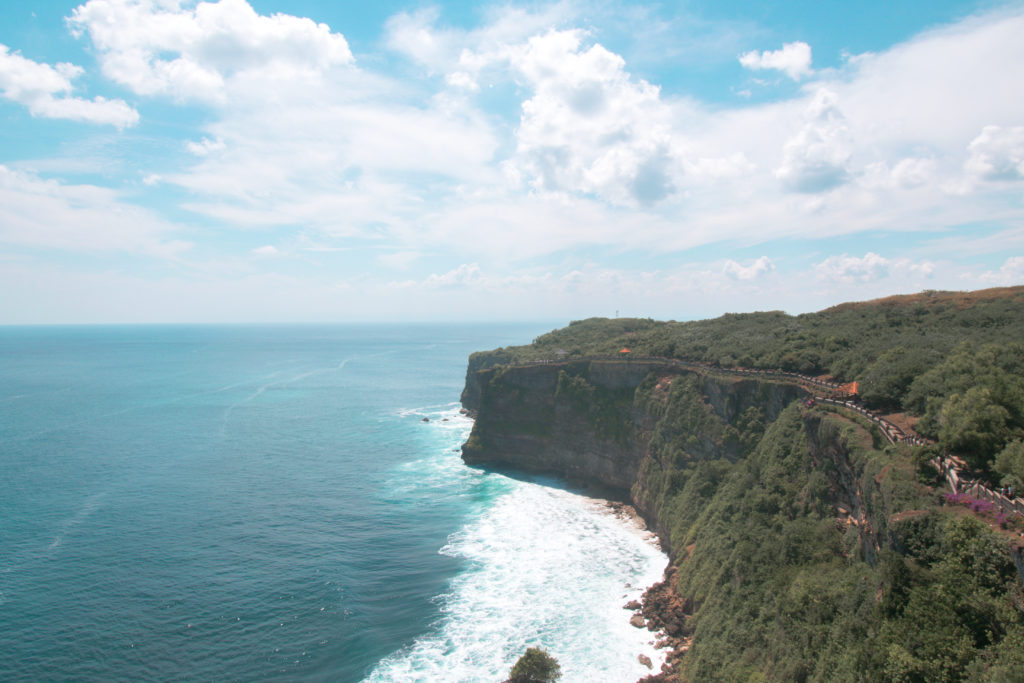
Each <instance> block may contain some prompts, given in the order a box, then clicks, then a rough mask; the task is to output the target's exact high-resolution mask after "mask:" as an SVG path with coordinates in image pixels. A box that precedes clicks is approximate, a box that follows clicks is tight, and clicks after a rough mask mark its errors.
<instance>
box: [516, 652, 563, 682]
mask: <svg viewBox="0 0 1024 683" xmlns="http://www.w3.org/2000/svg"><path fill="white" fill-rule="evenodd" d="M561 676H562V667H560V666H559V665H558V660H557V659H555V658H554V657H552V656H551V655H549V654H548V653H547V652H545V651H544V650H542V649H540V648H539V647H531V648H528V649H527V650H526V653H525V654H523V656H522V657H520V658H519V661H517V662H516V663H515V665H514V666H513V667H512V670H511V671H509V672H508V680H509V683H531V682H532V681H542V682H543V683H550V682H551V681H557V680H558V679H559V678H560V677H561Z"/></svg>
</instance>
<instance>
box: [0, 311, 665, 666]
mask: <svg viewBox="0 0 1024 683" xmlns="http://www.w3.org/2000/svg"><path fill="white" fill-rule="evenodd" d="M547 329H548V326H545V325H525V324H516V325H511V324H509V325H375V326H371V325H349V326H343V325H335V326H317V325H283V326H240V325H239V326H82V327H0V680H3V681H41V680H47V681H70V680H74V681H118V680H125V681H129V680H130V681H145V680H155V681H175V680H208V681H222V680H223V681H236V680H237V681H263V680H280V681H341V682H347V681H363V680H366V681H375V682H379V681H494V682H495V683H497V682H498V681H501V680H503V679H504V677H505V676H506V674H507V673H508V670H509V668H510V666H511V665H512V663H514V661H515V659H516V658H517V657H518V656H519V655H520V654H521V653H522V652H523V651H524V650H525V649H526V648H527V647H529V646H540V647H544V648H545V649H547V650H548V651H549V652H550V653H551V654H552V655H553V656H555V657H556V658H557V659H558V660H559V662H560V664H561V667H562V671H563V678H562V680H563V681H567V682H570V683H571V682H573V681H587V682H589V683H593V682H598V683H600V682H602V681H607V682H608V683H614V682H618V681H625V682H631V681H635V680H636V679H637V678H639V677H641V676H643V675H646V674H647V673H650V670H649V669H647V668H646V667H645V666H643V665H642V664H640V663H639V661H638V655H639V654H641V653H643V654H646V655H648V656H649V657H651V659H652V660H654V662H655V669H657V668H658V666H659V664H660V662H661V661H662V660H661V658H660V655H659V652H658V651H656V650H654V648H653V646H652V644H651V641H652V640H653V637H652V634H650V633H649V632H647V631H645V630H639V629H635V628H633V627H632V626H630V625H629V624H628V618H629V616H630V613H629V612H628V611H626V610H624V609H622V605H623V604H625V603H626V602H628V601H629V600H632V599H635V598H637V597H639V595H640V593H641V592H642V590H643V588H644V587H646V586H647V585H649V584H651V583H653V582H655V581H657V580H658V579H660V575H661V572H662V570H663V569H664V567H665V564H666V562H667V558H666V557H665V555H664V554H663V553H662V552H661V550H659V548H658V547H657V545H656V543H655V541H654V539H653V538H652V537H651V535H650V534H649V533H647V532H645V531H644V530H643V529H642V527H640V526H639V525H638V524H637V523H636V522H634V521H631V520H629V519H626V518H620V517H619V516H617V515H616V514H615V512H614V511H613V510H612V508H611V507H610V506H608V505H607V504H605V503H603V502H601V501H598V500H594V499H591V498H588V497H586V496H584V495H581V494H580V493H579V492H577V491H573V490H571V489H569V488H567V487H565V486H563V485H561V484H559V482H557V481H554V480H548V479H543V478H536V477H525V476H515V477H511V476H507V475H505V474H501V473H497V472H489V471H486V470H482V469H476V468H470V467H467V466H465V465H464V464H463V463H462V461H461V459H460V458H459V447H460V445H461V444H462V442H463V441H465V439H466V437H467V436H468V434H469V430H470V428H471V422H470V421H469V419H467V418H466V417H464V416H462V415H460V414H459V412H458V409H459V404H458V399H459V394H460V392H461V390H462V386H463V381H464V377H465V369H466V361H467V357H468V355H469V354H470V353H471V352H472V351H475V350H481V349H489V348H494V347H497V346H502V345H508V344H519V343H527V342H529V341H530V340H531V339H532V338H533V337H534V336H536V335H537V334H539V333H541V332H544V331H546V330H547ZM424 418H426V420H427V421H424Z"/></svg>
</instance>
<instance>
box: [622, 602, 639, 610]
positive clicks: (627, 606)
mask: <svg viewBox="0 0 1024 683" xmlns="http://www.w3.org/2000/svg"><path fill="white" fill-rule="evenodd" d="M641 607H643V605H641V604H640V601H639V600H630V601H629V602H627V603H626V604H625V605H623V606H622V609H628V610H629V611H630V612H635V611H636V610H638V609H640V608H641Z"/></svg>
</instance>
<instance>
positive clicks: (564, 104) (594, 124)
mask: <svg viewBox="0 0 1024 683" xmlns="http://www.w3.org/2000/svg"><path fill="white" fill-rule="evenodd" d="M510 62H511V66H512V68H513V70H514V71H515V73H516V75H517V77H518V78H519V79H521V81H522V83H523V84H524V85H525V86H527V87H528V88H530V90H531V91H532V96H531V97H530V98H529V99H527V100H526V101H524V102H523V105H522V116H521V119H520V124H519V129H518V131H517V135H516V142H517V144H516V153H515V156H514V157H513V159H512V160H511V164H512V165H513V166H514V168H515V171H516V172H517V173H518V175H519V177H522V178H524V179H525V180H526V182H527V183H528V184H529V185H530V187H532V188H533V189H534V190H536V191H541V192H574V193H583V194H593V195H597V196H599V197H601V198H603V199H605V200H606V201H609V202H611V203H614V204H622V205H641V206H644V205H651V204H654V203H657V202H659V201H661V200H663V199H665V198H667V197H669V196H670V195H672V194H673V193H674V192H675V191H676V189H677V184H678V180H679V176H680V174H681V173H682V166H681V164H680V158H681V156H682V150H681V148H680V144H679V142H678V140H677V138H676V136H675V135H674V132H673V120H672V112H671V110H670V108H669V107H668V106H666V105H665V104H664V103H663V102H662V101H661V97H660V90H659V88H658V87H657V86H654V85H651V84H650V83H648V82H647V81H644V80H642V79H639V80H637V79H633V78H631V77H630V75H629V74H628V73H627V72H626V71H625V62H624V60H623V59H622V57H620V56H619V55H616V54H614V53H612V52H610V51H608V50H607V49H605V48H604V47H602V46H601V45H600V44H594V45H591V46H589V47H585V46H584V45H583V33H582V32H580V31H551V32H548V33H546V34H544V35H542V36H535V37H533V38H531V39H530V40H529V41H528V42H527V43H526V45H524V46H522V47H521V48H520V49H517V50H515V51H513V52H512V53H511V55H510Z"/></svg>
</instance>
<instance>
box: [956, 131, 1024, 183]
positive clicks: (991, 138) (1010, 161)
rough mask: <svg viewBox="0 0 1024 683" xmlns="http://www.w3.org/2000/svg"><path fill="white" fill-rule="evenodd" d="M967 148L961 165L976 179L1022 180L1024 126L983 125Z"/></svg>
mask: <svg viewBox="0 0 1024 683" xmlns="http://www.w3.org/2000/svg"><path fill="white" fill-rule="evenodd" d="M967 151H968V158H967V161H966V163H965V164H964V168H965V170H966V171H967V172H968V173H969V174H970V175H972V176H974V177H975V178H977V179H979V180H987V181H1000V180H1022V179H1024V126H1012V127H1005V128H1004V127H1002V126H985V128H984V129H982V131H981V134H980V135H978V137H976V138H974V139H973V140H971V144H969V145H968V146H967Z"/></svg>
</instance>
